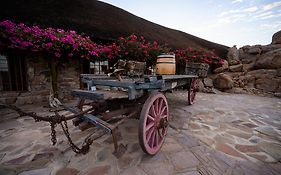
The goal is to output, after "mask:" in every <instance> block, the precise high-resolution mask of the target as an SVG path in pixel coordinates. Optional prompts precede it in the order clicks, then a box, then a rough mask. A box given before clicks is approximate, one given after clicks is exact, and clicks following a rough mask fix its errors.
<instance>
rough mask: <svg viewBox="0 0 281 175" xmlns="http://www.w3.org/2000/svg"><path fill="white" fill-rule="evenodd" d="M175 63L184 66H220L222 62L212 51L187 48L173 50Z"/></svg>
mask: <svg viewBox="0 0 281 175" xmlns="http://www.w3.org/2000/svg"><path fill="white" fill-rule="evenodd" d="M175 54H176V59H177V63H179V64H185V63H188V62H193V63H207V64H209V65H222V64H223V62H224V60H223V59H221V58H220V57H218V56H217V55H216V54H215V53H214V50H212V51H205V50H199V49H192V48H187V49H183V50H175Z"/></svg>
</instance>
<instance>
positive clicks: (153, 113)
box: [149, 105, 156, 118]
mask: <svg viewBox="0 0 281 175" xmlns="http://www.w3.org/2000/svg"><path fill="white" fill-rule="evenodd" d="M149 110H151V111H152V116H153V117H154V118H155V117H156V111H155V105H152V107H151V108H150V109H149Z"/></svg>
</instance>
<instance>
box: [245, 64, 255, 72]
mask: <svg viewBox="0 0 281 175" xmlns="http://www.w3.org/2000/svg"><path fill="white" fill-rule="evenodd" d="M253 68H254V63H250V64H243V71H244V72H248V71H251V70H253Z"/></svg>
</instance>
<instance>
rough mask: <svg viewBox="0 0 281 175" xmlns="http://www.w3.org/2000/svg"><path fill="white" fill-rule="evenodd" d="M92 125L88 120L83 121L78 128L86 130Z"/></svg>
mask: <svg viewBox="0 0 281 175" xmlns="http://www.w3.org/2000/svg"><path fill="white" fill-rule="evenodd" d="M90 127H92V125H91V124H89V123H88V122H82V123H80V124H79V126H78V128H79V129H80V130H81V131H85V130H86V129H88V128H90Z"/></svg>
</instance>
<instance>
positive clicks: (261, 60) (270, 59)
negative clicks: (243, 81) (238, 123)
mask: <svg viewBox="0 0 281 175" xmlns="http://www.w3.org/2000/svg"><path fill="white" fill-rule="evenodd" d="M254 68H255V69H278V68H281V49H277V50H273V51H270V52H267V53H265V54H262V55H261V56H260V57H258V58H257V60H256V62H255V65H254Z"/></svg>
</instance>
